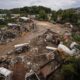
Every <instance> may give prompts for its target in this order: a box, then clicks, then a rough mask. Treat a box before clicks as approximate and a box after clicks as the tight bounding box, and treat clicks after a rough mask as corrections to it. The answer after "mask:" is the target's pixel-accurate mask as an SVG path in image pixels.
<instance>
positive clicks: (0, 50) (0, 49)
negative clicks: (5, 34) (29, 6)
mask: <svg viewBox="0 0 80 80" xmlns="http://www.w3.org/2000/svg"><path fill="white" fill-rule="evenodd" d="M35 23H36V25H37V28H38V31H37V32H28V33H25V34H24V35H23V36H21V37H18V38H16V39H15V40H14V41H13V42H9V43H7V44H5V45H0V56H1V55H4V54H6V53H7V52H9V51H10V50H11V49H13V48H14V45H16V44H21V43H27V42H29V41H30V40H31V39H33V38H35V37H37V36H39V35H41V34H43V33H44V32H45V31H46V29H51V30H52V31H54V32H56V33H59V34H64V32H65V31H66V28H63V27H62V25H61V24H52V23H50V22H45V21H35Z"/></svg>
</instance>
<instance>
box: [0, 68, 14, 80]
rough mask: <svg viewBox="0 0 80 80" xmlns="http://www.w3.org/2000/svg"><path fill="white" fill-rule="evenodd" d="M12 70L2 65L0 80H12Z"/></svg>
mask: <svg viewBox="0 0 80 80" xmlns="http://www.w3.org/2000/svg"><path fill="white" fill-rule="evenodd" d="M12 74H13V72H12V71H11V70H8V69H6V68H4V67H0V80H12Z"/></svg>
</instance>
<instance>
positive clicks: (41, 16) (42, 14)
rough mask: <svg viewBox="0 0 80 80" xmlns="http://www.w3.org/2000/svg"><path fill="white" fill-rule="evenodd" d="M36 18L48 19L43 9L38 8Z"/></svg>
mask: <svg viewBox="0 0 80 80" xmlns="http://www.w3.org/2000/svg"><path fill="white" fill-rule="evenodd" d="M38 19H40V20H47V19H48V16H47V14H46V13H45V11H44V10H40V12H39V17H38Z"/></svg>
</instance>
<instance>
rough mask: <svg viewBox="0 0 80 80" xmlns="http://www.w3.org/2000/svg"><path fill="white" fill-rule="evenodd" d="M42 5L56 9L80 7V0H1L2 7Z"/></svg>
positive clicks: (0, 5) (0, 6) (0, 7)
mask: <svg viewBox="0 0 80 80" xmlns="http://www.w3.org/2000/svg"><path fill="white" fill-rule="evenodd" d="M33 5H42V6H46V7H49V8H51V9H54V10H58V9H61V8H62V9H67V8H75V7H80V0H0V9H11V8H16V7H23V6H33Z"/></svg>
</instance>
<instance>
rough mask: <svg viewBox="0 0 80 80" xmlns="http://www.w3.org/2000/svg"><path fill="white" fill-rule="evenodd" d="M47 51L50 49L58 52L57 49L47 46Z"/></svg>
mask: <svg viewBox="0 0 80 80" xmlns="http://www.w3.org/2000/svg"><path fill="white" fill-rule="evenodd" d="M46 49H49V50H54V51H55V50H57V48H54V47H49V46H47V47H46Z"/></svg>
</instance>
